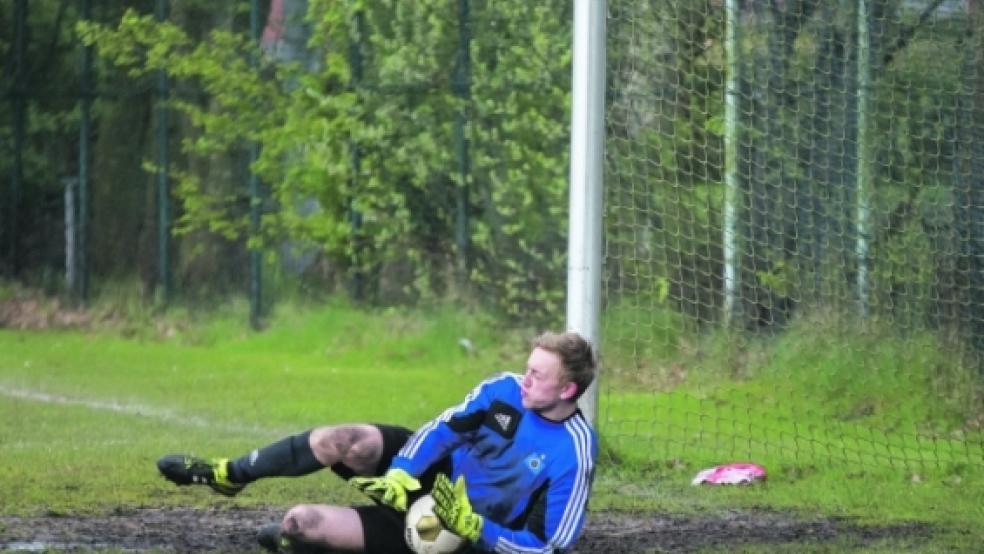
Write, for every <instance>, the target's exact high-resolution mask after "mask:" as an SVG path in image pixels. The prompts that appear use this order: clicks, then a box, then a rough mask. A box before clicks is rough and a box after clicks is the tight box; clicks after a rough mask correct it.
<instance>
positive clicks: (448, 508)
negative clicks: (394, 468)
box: [431, 473, 485, 542]
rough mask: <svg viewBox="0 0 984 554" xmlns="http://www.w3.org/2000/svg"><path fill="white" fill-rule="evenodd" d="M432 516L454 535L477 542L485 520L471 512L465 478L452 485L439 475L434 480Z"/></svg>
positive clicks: (462, 477)
mask: <svg viewBox="0 0 984 554" xmlns="http://www.w3.org/2000/svg"><path fill="white" fill-rule="evenodd" d="M431 496H432V497H434V515H436V516H437V517H438V519H440V520H441V523H443V524H444V526H445V527H446V528H447V529H448V531H451V532H452V533H454V534H455V535H458V536H460V537H463V538H466V539H468V540H470V541H471V542H477V541H478V538H479V537H480V536H481V535H482V524H483V523H484V522H485V519H484V518H482V516H480V515H478V514H476V513H475V512H474V510H472V506H471V501H469V500H468V491H467V490H466V489H465V477H464V476H460V477H458V480H457V481H455V483H454V485H452V484H451V480H450V479H448V476H447V475H445V474H443V473H439V474H438V475H437V478H436V479H435V480H434V489H433V490H431Z"/></svg>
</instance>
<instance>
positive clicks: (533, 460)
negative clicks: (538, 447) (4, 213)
mask: <svg viewBox="0 0 984 554" xmlns="http://www.w3.org/2000/svg"><path fill="white" fill-rule="evenodd" d="M546 459H547V455H546V454H536V453H533V454H530V455H529V456H527V457H526V459H525V460H523V462H524V463H525V464H526V467H528V468H530V471H532V472H533V474H534V475H536V474H538V473H540V470H542V469H543V464H545V463H546Z"/></svg>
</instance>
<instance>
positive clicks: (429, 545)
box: [403, 494, 465, 554]
mask: <svg viewBox="0 0 984 554" xmlns="http://www.w3.org/2000/svg"><path fill="white" fill-rule="evenodd" d="M403 537H404V538H405V539H406V541H407V546H409V547H410V550H413V551H414V552H416V553H417V554H451V553H452V552H457V551H458V550H459V549H460V548H461V547H462V546H463V545H464V544H465V539H463V538H461V537H459V536H458V535H455V534H454V533H452V532H451V531H448V530H447V529H445V528H444V526H443V525H441V520H439V519H437V516H436V515H434V498H432V497H431V495H429V494H425V495H424V496H421V497H420V498H418V499H417V501H416V502H414V503H413V505H412V506H410V509H409V510H407V519H406V526H405V528H404V532H403Z"/></svg>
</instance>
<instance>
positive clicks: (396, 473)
mask: <svg viewBox="0 0 984 554" xmlns="http://www.w3.org/2000/svg"><path fill="white" fill-rule="evenodd" d="M349 483H352V486H353V487H355V488H357V489H359V490H360V491H362V492H364V493H366V495H367V496H369V498H372V499H373V500H375V501H376V502H379V503H380V504H385V505H386V506H389V507H391V508H393V509H395V510H399V511H401V512H405V511H407V491H415V490H420V481H417V480H416V479H414V478H413V476H412V475H410V474H409V473H407V472H406V471H403V470H402V469H391V470H389V471H387V472H386V475H383V476H382V477H353V478H351V479H349Z"/></svg>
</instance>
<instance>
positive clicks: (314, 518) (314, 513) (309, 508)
mask: <svg viewBox="0 0 984 554" xmlns="http://www.w3.org/2000/svg"><path fill="white" fill-rule="evenodd" d="M325 520H326V518H325V514H324V513H322V511H321V510H319V509H318V507H317V506H315V505H311V504H301V505H300V506H294V507H293V508H291V509H290V510H288V511H287V514H286V515H284V521H283V524H282V526H281V528H282V529H283V532H284V534H286V535H288V536H289V537H292V538H295V539H301V540H310V539H313V538H315V537H317V536H318V535H319V534H320V533H321V531H322V528H323V527H324V526H325V525H327V523H328V522H327V521H325Z"/></svg>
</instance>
